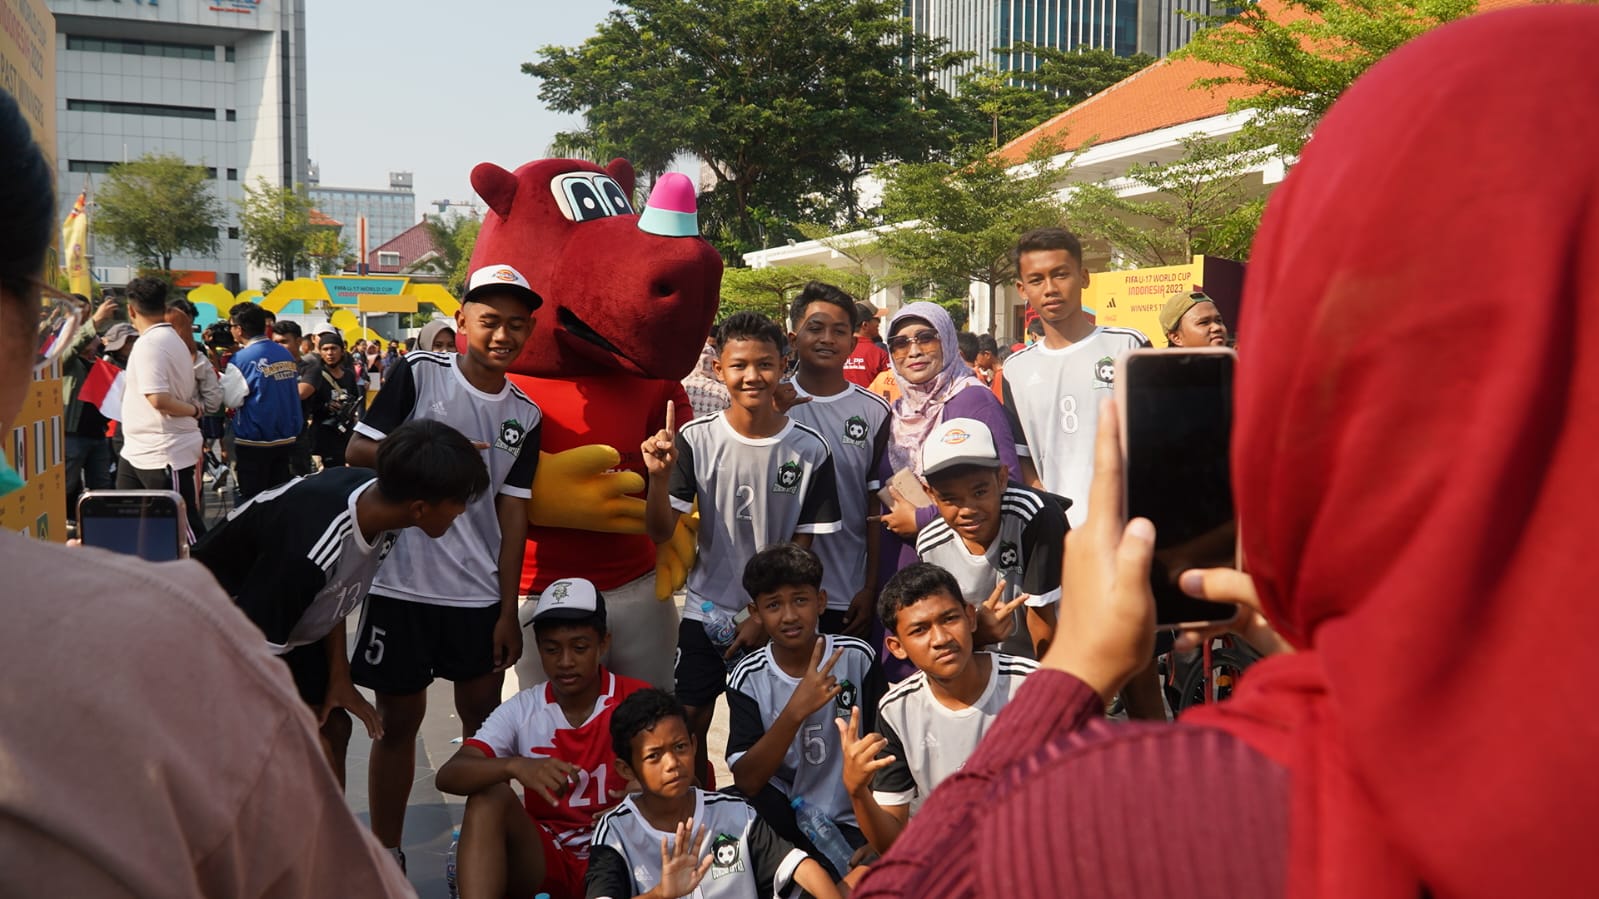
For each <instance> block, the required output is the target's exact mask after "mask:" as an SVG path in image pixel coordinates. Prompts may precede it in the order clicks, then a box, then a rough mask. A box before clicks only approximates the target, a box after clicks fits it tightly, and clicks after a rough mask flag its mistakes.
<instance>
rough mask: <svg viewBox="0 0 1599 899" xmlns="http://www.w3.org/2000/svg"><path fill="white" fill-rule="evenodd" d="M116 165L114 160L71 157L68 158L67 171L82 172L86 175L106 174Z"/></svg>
mask: <svg viewBox="0 0 1599 899" xmlns="http://www.w3.org/2000/svg"><path fill="white" fill-rule="evenodd" d="M114 165H116V163H114V162H100V161H99V160H95V159H69V160H67V171H69V172H82V173H84V174H86V175H104V174H106V173H108V172H110V171H111V167H112V166H114Z"/></svg>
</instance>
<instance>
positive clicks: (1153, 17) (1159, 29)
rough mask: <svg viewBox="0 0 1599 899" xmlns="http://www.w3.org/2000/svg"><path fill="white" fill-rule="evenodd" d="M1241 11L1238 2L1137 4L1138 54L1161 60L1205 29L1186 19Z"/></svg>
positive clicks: (1148, 0)
mask: <svg viewBox="0 0 1599 899" xmlns="http://www.w3.org/2000/svg"><path fill="white" fill-rule="evenodd" d="M1242 9H1243V7H1242V5H1241V0H1230V2H1219V0H1218V2H1212V0H1139V2H1138V52H1140V53H1148V54H1149V55H1150V56H1165V55H1166V54H1168V53H1171V52H1173V51H1175V50H1179V49H1181V48H1182V47H1183V46H1184V45H1186V44H1187V43H1188V42H1189V41H1191V40H1193V38H1194V34H1195V33H1196V32H1198V31H1199V30H1200V29H1201V28H1204V27H1205V26H1204V25H1203V24H1202V23H1200V22H1196V21H1194V20H1193V19H1192V18H1189V15H1190V14H1192V15H1202V16H1209V15H1223V14H1227V13H1237V12H1239V11H1241V10H1242Z"/></svg>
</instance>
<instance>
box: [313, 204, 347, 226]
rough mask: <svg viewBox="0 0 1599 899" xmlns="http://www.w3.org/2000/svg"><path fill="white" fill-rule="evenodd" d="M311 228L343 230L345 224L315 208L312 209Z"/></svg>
mask: <svg viewBox="0 0 1599 899" xmlns="http://www.w3.org/2000/svg"><path fill="white" fill-rule="evenodd" d="M311 227H313V228H343V227H344V223H343V222H341V221H339V220H338V219H336V218H334V217H333V216H331V215H328V214H327V213H325V212H323V211H322V210H320V209H317V208H316V207H314V206H313V207H312V208H311Z"/></svg>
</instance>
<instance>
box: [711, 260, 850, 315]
mask: <svg viewBox="0 0 1599 899" xmlns="http://www.w3.org/2000/svg"><path fill="white" fill-rule="evenodd" d="M811 281H824V282H826V283H828V284H832V285H833V286H835V287H838V288H839V289H841V290H843V291H844V292H845V293H847V294H849V295H851V296H853V297H857V298H864V297H866V296H869V295H870V294H871V289H872V284H871V280H870V279H869V278H867V277H866V276H865V275H862V274H860V273H859V272H854V271H850V270H848V269H832V268H827V267H826V266H821V265H783V266H771V267H768V268H730V269H728V270H726V271H725V272H723V273H722V304H721V306H720V307H719V308H718V309H717V312H716V318H717V320H718V321H720V320H721V319H724V318H727V317H728V316H729V315H732V314H733V313H735V312H759V313H761V314H762V315H764V316H766V317H767V318H770V319H771V320H773V321H775V322H777V323H779V324H780V325H782V326H783V328H784V329H785V330H786V329H787V328H788V305H789V303H791V302H793V301H794V298H795V297H796V296H798V295H799V292H800V290H801V289H803V288H804V287H805V285H806V284H807V283H809V282H811Z"/></svg>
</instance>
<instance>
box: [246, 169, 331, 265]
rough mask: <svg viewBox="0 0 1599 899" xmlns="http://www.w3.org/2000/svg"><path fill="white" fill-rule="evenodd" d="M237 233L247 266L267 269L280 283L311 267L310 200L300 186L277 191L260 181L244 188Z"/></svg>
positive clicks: (271, 185) (264, 180) (265, 182)
mask: <svg viewBox="0 0 1599 899" xmlns="http://www.w3.org/2000/svg"><path fill="white" fill-rule="evenodd" d="M239 230H240V231H242V232H243V234H242V237H243V239H244V252H245V255H246V256H247V257H249V260H250V262H252V263H253V264H255V265H259V266H261V267H262V268H266V269H270V270H271V271H272V272H273V273H274V274H275V275H277V277H278V278H279V279H280V280H284V281H287V280H289V279H291V278H293V277H294V276H295V273H296V272H298V271H302V270H309V269H310V268H311V267H312V262H311V251H310V246H311V239H312V235H313V234H314V233H315V229H313V228H312V227H311V199H310V197H308V196H306V193H305V191H304V189H303V188H301V187H300V186H298V185H296V186H295V187H278V186H276V185H274V184H272V183H270V182H268V181H267V179H265V178H262V177H257V178H256V179H255V184H254V185H253V186H252V185H250V184H246V185H244V199H243V200H240V201H239Z"/></svg>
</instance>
